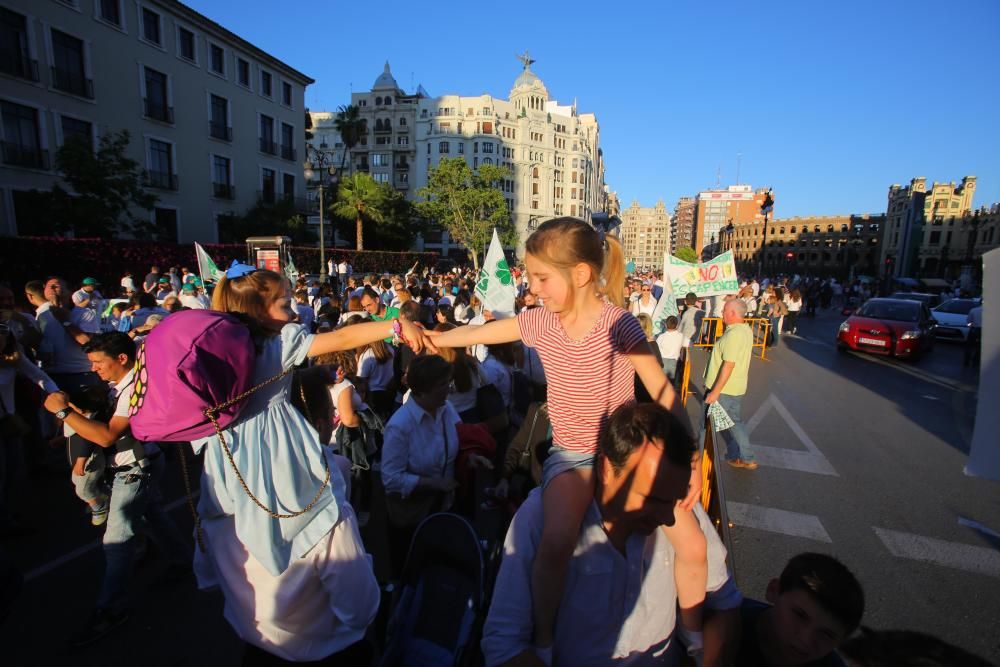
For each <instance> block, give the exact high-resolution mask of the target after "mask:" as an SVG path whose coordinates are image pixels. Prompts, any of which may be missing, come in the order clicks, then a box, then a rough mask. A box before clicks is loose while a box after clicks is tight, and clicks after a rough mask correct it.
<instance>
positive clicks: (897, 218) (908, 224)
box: [882, 176, 976, 277]
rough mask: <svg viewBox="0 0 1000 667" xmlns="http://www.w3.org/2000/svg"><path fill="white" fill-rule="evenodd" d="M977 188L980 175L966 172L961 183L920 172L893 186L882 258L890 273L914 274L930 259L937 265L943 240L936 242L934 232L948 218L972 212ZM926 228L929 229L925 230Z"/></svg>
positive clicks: (890, 193) (922, 268) (887, 211)
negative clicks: (932, 239) (932, 178)
mask: <svg viewBox="0 0 1000 667" xmlns="http://www.w3.org/2000/svg"><path fill="white" fill-rule="evenodd" d="M975 192H976V177H975V176H966V177H965V178H963V179H962V181H961V183H959V184H958V185H956V184H955V183H954V182H951V183H938V182H936V181H935V182H933V183H931V187H930V188H928V187H927V179H926V178H924V177H922V176H920V177H917V178H914V179H912V180H911V181H910V184H909V185H908V186H906V187H903V186H900V185H898V184H894V185H891V186H889V196H888V203H887V206H886V217H887V220H886V222H887V230H886V237H885V244H884V245H883V247H882V261H883V264H884V265H885V267H886V274H887V275H890V276H894V277H900V276H903V277H906V276H914V275H917V274H918V273H920V272H921V271H923V270H924V269H925V268H932V269H933V268H935V267H934V266H927V263H928V262H930V263H931V264H932V265H937V264H938V262H939V257H938V252H939V248H940V245H939V244H940V241H938V242H937V243H936V244H934V245H933V246H932V245H931V244H930V243H929V241H930V234H931V233H933V232H934V231H938V234H937V236H940V230H927V227H929V226H930V227H935V226H936V227H940V226H941V223H942V222H943V221H944V220H945V219H947V218H962V217H964V216H967V215H968V214H969V213H971V212H972V199H973V196H974V195H975ZM925 231H927V232H928V233H927V234H925Z"/></svg>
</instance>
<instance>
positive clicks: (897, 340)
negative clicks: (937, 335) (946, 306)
mask: <svg viewBox="0 0 1000 667" xmlns="http://www.w3.org/2000/svg"><path fill="white" fill-rule="evenodd" d="M936 326H937V322H936V321H935V320H934V318H933V317H931V312H930V309H929V308H928V307H927V306H926V305H924V304H922V303H920V302H919V301H912V300H909V299H893V298H888V299H882V298H879V299H869V300H868V301H866V302H865V303H864V305H863V306H861V308H859V309H858V310H857V311H856V312H855V313H854V314H853V315H851V316H850V317H849V318H847V320H846V321H845V322H844V323H843V324H841V325H840V330H839V331H838V332H837V349H838V350H840V351H845V350H848V349H851V350H857V351H860V352H871V353H874V354H883V355H887V356H895V357H899V358H903V359H918V358H919V357H920V356H921V355H922V354H924V353H926V352H928V351H929V350H930V349H931V348H932V347H933V346H934V329H935V328H936Z"/></svg>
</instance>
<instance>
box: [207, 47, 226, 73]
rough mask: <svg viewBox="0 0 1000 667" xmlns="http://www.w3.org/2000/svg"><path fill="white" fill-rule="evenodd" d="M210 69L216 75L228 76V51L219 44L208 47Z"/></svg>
mask: <svg viewBox="0 0 1000 667" xmlns="http://www.w3.org/2000/svg"><path fill="white" fill-rule="evenodd" d="M208 67H209V69H210V70H212V71H213V72H215V73H216V74H220V75H222V76H225V75H226V51H225V49H223V48H222V47H221V46H219V45H218V44H209V45H208Z"/></svg>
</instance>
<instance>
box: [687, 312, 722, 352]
mask: <svg viewBox="0 0 1000 667" xmlns="http://www.w3.org/2000/svg"><path fill="white" fill-rule="evenodd" d="M722 328H723V327H722V318H721V317H703V318H701V331H699V332H698V338H697V340H692V341H691V347H712V346H713V345H715V341H717V340H718V339H719V337H720V336H721V335H722Z"/></svg>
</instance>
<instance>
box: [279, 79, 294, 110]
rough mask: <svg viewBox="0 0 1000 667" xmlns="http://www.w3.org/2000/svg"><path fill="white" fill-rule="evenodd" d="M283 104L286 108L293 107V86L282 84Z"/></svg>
mask: <svg viewBox="0 0 1000 667" xmlns="http://www.w3.org/2000/svg"><path fill="white" fill-rule="evenodd" d="M281 103H282V104H284V105H285V106H286V107H290V106H292V84H290V83H288V82H286V81H282V82H281Z"/></svg>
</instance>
